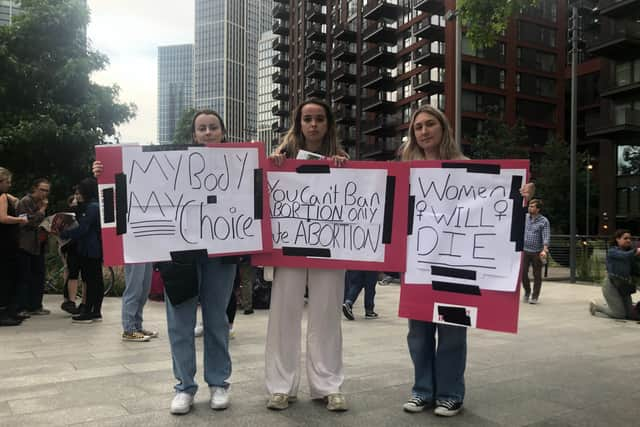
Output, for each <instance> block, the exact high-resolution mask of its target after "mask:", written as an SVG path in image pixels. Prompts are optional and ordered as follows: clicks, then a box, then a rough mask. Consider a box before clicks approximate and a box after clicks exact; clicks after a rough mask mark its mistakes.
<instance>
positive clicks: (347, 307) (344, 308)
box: [342, 302, 355, 320]
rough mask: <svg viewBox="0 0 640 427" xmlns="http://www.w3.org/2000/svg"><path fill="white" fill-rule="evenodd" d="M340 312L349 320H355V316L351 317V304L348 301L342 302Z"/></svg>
mask: <svg viewBox="0 0 640 427" xmlns="http://www.w3.org/2000/svg"><path fill="white" fill-rule="evenodd" d="M342 314H344V317H346V318H347V319H349V320H355V317H353V305H352V304H351V303H350V302H345V303H344V304H342Z"/></svg>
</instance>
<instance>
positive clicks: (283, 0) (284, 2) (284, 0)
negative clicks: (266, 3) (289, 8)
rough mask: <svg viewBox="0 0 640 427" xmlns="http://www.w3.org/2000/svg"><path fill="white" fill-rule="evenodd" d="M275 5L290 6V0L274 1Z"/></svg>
mask: <svg viewBox="0 0 640 427" xmlns="http://www.w3.org/2000/svg"><path fill="white" fill-rule="evenodd" d="M273 1H274V2H275V3H282V4H287V5H288V4H289V0H273Z"/></svg>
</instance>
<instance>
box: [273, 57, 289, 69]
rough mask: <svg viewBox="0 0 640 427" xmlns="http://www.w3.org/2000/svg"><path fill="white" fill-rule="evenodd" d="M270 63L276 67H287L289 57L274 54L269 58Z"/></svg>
mask: <svg viewBox="0 0 640 427" xmlns="http://www.w3.org/2000/svg"><path fill="white" fill-rule="evenodd" d="M271 65H273V66H274V67H278V68H289V59H288V58H287V56H286V55H282V54H280V55H276V56H274V57H273V58H271Z"/></svg>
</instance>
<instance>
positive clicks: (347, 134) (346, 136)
mask: <svg viewBox="0 0 640 427" xmlns="http://www.w3.org/2000/svg"><path fill="white" fill-rule="evenodd" d="M338 142H339V143H340V144H342V146H343V147H349V146H351V145H354V144H355V143H356V130H355V129H354V128H352V127H349V126H339V127H338Z"/></svg>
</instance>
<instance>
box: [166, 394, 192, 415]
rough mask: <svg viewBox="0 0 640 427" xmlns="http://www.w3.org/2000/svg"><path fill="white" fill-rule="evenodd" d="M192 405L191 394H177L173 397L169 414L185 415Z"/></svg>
mask: <svg viewBox="0 0 640 427" xmlns="http://www.w3.org/2000/svg"><path fill="white" fill-rule="evenodd" d="M191 405H193V394H189V393H185V392H179V393H176V395H175V396H174V397H173V400H172V401H171V407H170V409H169V412H171V413H172V414H175V415H181V414H186V413H188V412H189V411H190V410H191Z"/></svg>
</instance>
